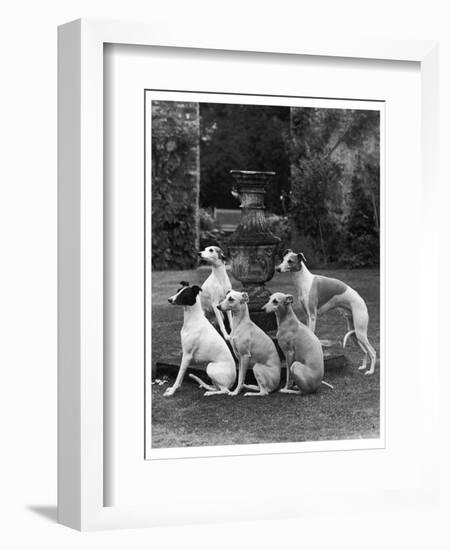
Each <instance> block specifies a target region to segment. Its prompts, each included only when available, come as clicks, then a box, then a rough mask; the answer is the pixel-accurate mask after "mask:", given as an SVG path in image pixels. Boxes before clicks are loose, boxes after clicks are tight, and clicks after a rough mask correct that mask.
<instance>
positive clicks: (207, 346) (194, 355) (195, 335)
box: [164, 281, 236, 397]
mask: <svg viewBox="0 0 450 550" xmlns="http://www.w3.org/2000/svg"><path fill="white" fill-rule="evenodd" d="M180 284H181V285H182V286H181V288H180V289H179V290H178V291H177V293H176V294H174V295H173V296H171V297H170V298H169V303H170V304H172V305H175V306H183V309H184V322H183V327H182V329H181V346H182V348H183V357H182V359H181V365H180V370H179V371H178V375H177V378H176V380H175V383H174V385H173V386H171V387H170V388H167V390H166V391H165V392H164V396H165V397H169V396H171V395H173V394H174V393H175V392H176V391H177V389H178V388H179V387H180V386H181V384H182V382H183V378H184V375H185V373H186V369H187V368H188V367H189V365H190V363H191V362H202V363H203V362H205V363H206V362H208V366H207V367H206V373H207V375H208V376H209V377H210V378H211V381H212V385H209V384H205V382H203V381H202V380H201V379H200V378H199V377H198V376H195V375H194V374H190V375H189V376H190V377H191V378H193V379H194V380H195V381H196V382H198V383H199V384H200V386H201V387H202V388H205V389H206V390H208V391H206V392H205V394H204V395H206V396H207V395H218V394H223V393H229V389H230V388H231V386H232V385H233V384H234V382H235V380H236V364H235V362H234V359H233V356H232V354H231V351H230V350H229V348H228V346H227V344H226V343H225V341H224V340H223V339H222V338H221V336H220V334H219V333H218V332H217V330H216V329H215V328H214V327H213V326H212V325H211V323H210V322H209V321H208V319H207V318H206V317H205V314H204V313H203V309H202V306H201V302H200V293H201V291H202V289H201V288H200V287H199V286H196V285H195V286H189V283H187V282H185V281H182V282H181V283H180Z"/></svg>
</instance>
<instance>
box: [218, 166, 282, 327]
mask: <svg viewBox="0 0 450 550" xmlns="http://www.w3.org/2000/svg"><path fill="white" fill-rule="evenodd" d="M230 174H231V176H232V177H233V179H234V186H233V191H235V192H236V193H237V194H238V196H239V199H240V201H241V208H242V216H241V221H240V223H239V225H238V226H237V228H236V231H235V232H234V233H233V234H232V235H230V237H229V238H228V241H227V246H228V255H229V257H230V259H231V272H232V274H233V276H234V278H235V279H237V280H238V281H240V282H241V283H242V286H243V291H245V292H247V293H248V295H249V310H250V316H251V318H252V320H253V321H254V322H255V323H256V324H257V325H258V326H260V327H261V328H262V329H263V330H265V331H266V332H268V331H271V330H275V329H276V319H275V316H274V314H267V313H265V312H264V311H263V310H262V309H261V308H262V306H263V305H264V304H266V303H267V301H268V299H269V297H270V295H271V291H270V290H269V289H268V288H266V286H265V283H266V282H267V281H270V279H272V277H273V275H274V272H275V255H276V251H277V248H278V244H279V242H280V239H279V238H278V237H277V236H275V235H274V234H273V233H272V232H271V231H270V229H269V227H268V224H267V220H266V216H265V213H264V210H265V205H264V195H265V194H266V190H267V187H268V186H269V185H270V181H271V179H272V178H273V176H275V172H254V171H245V170H231V171H230Z"/></svg>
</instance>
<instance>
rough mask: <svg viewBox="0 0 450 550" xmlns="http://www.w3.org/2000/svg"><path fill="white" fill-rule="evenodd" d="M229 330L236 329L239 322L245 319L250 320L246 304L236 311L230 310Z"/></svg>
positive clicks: (243, 321)
mask: <svg viewBox="0 0 450 550" xmlns="http://www.w3.org/2000/svg"><path fill="white" fill-rule="evenodd" d="M231 314H232V317H231V330H232V331H233V330H236V329H237V327H238V326H239V325H240V324H241V323H245V321H250V320H251V319H250V313H249V312H248V306H247V304H244V307H242V308H239V309H238V310H237V311H232V312H231Z"/></svg>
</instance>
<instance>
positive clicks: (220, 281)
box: [198, 246, 231, 340]
mask: <svg viewBox="0 0 450 550" xmlns="http://www.w3.org/2000/svg"><path fill="white" fill-rule="evenodd" d="M198 255H199V256H200V258H201V259H202V260H205V261H206V262H208V263H209V264H211V267H212V270H211V275H210V276H209V277H208V278H207V279H206V281H205V282H204V283H203V285H202V291H203V292H202V307H203V309H204V310H205V312H207V313H208V312H210V311H213V312H214V314H215V316H216V319H217V322H218V324H219V328H220V332H221V333H222V334H223V337H224V338H225V340H229V339H230V337H229V335H228V332H227V331H226V329H225V325H224V322H223V315H222V314H221V313H220V311H219V310H218V308H217V306H218V304H219V303H220V302H221V301H222V300H223V299H224V298H225V296H226V294H227V292H228V291H230V290H231V282H230V278H229V277H228V273H227V270H226V268H225V255H224V253H223V252H222V249H221V248H219V247H218V246H207V247H206V248H205V249H204V250H202V251H201V252H199V253H198ZM227 315H228V322H229V325H230V326H231V313H230V312H228V314H227Z"/></svg>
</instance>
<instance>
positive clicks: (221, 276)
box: [211, 260, 228, 282]
mask: <svg viewBox="0 0 450 550" xmlns="http://www.w3.org/2000/svg"><path fill="white" fill-rule="evenodd" d="M211 267H212V273H214V275H215V276H216V277H217V279H218V280H219V281H222V282H226V281H227V280H228V275H227V270H226V267H225V264H224V263H223V262H222V260H218V262H217V263H215V264H211Z"/></svg>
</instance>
